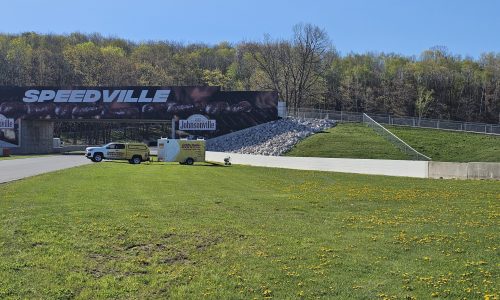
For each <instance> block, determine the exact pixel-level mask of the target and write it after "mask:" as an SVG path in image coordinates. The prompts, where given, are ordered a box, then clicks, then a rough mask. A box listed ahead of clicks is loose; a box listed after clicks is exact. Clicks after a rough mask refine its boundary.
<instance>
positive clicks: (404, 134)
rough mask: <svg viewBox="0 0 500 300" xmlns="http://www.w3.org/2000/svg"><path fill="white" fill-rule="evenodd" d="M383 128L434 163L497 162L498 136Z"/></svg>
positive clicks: (407, 128) (499, 140)
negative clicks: (428, 157)
mask: <svg viewBox="0 0 500 300" xmlns="http://www.w3.org/2000/svg"><path fill="white" fill-rule="evenodd" d="M386 128H387V129H389V130H390V131H391V132H392V133H394V134H395V135H397V136H398V137H399V138H401V139H402V140H404V141H405V142H406V143H408V144H409V145H410V146H412V147H413V148H415V149H416V150H417V151H419V152H421V153H423V154H425V155H427V156H430V157H431V158H432V160H435V161H455V162H472V161H485V162H500V136H493V135H485V134H479V133H467V132H453V131H445V130H436V129H424V128H411V127H397V126H386Z"/></svg>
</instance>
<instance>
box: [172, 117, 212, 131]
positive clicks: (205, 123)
mask: <svg viewBox="0 0 500 300" xmlns="http://www.w3.org/2000/svg"><path fill="white" fill-rule="evenodd" d="M215 129H216V122H215V120H209V119H208V118H207V117H205V116H203V115H192V116H190V117H189V118H187V120H179V130H215Z"/></svg>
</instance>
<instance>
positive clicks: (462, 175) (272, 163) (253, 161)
mask: <svg viewBox="0 0 500 300" xmlns="http://www.w3.org/2000/svg"><path fill="white" fill-rule="evenodd" d="M228 156H229V157H231V162H232V163H234V164H242V165H250V166H259V167H275V168H286V169H298V170H317V171H331V172H344V173H358V174H371V175H388V176H402V177H417V178H438V179H439V178H443V179H452V178H455V179H497V180H500V163H486V162H471V163H454V162H436V161H413V160H384V159H351V158H319V157H286V156H263V155H250V154H237V153H225V152H211V151H207V155H206V159H207V160H208V161H215V162H221V163H222V162H224V158H226V157H228Z"/></svg>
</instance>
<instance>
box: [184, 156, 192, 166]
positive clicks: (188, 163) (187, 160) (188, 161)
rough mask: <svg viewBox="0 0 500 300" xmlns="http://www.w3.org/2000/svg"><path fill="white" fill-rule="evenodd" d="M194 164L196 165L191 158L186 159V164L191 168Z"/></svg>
mask: <svg viewBox="0 0 500 300" xmlns="http://www.w3.org/2000/svg"><path fill="white" fill-rule="evenodd" d="M193 163H194V159H192V158H191V157H188V158H187V159H186V164H187V165H190V166H191V165H192V164H193Z"/></svg>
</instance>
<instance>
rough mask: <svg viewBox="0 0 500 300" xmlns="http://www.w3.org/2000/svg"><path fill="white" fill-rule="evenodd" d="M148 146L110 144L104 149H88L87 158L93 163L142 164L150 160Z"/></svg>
mask: <svg viewBox="0 0 500 300" xmlns="http://www.w3.org/2000/svg"><path fill="white" fill-rule="evenodd" d="M149 155H150V151H149V148H148V146H146V145H145V144H141V143H109V144H106V145H104V146H102V147H87V148H86V149H85V157H86V158H88V159H90V160H92V161H93V162H101V161H102V160H103V159H114V160H128V161H129V163H131V164H140V163H141V162H143V161H148V160H149Z"/></svg>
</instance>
